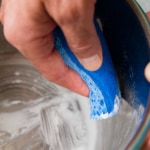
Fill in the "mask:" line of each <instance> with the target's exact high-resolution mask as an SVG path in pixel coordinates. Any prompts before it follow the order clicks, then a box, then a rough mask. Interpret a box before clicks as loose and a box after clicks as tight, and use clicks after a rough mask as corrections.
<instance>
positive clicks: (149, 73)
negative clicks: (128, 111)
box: [142, 63, 150, 150]
mask: <svg viewBox="0 0 150 150" xmlns="http://www.w3.org/2000/svg"><path fill="white" fill-rule="evenodd" d="M145 77H146V79H147V80H148V81H149V82H150V63H148V64H147V66H146V68H145ZM142 150H150V130H149V132H148V134H147V136H146V138H145V142H144V144H143V146H142Z"/></svg>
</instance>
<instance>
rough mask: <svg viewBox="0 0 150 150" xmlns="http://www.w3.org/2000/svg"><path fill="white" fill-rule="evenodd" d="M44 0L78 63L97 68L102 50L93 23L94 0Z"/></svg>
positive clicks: (99, 64)
mask: <svg viewBox="0 0 150 150" xmlns="http://www.w3.org/2000/svg"><path fill="white" fill-rule="evenodd" d="M44 2H45V7H46V9H47V12H48V13H49V14H50V15H51V16H52V18H53V19H54V20H55V21H56V22H57V24H58V25H59V26H60V28H61V29H62V31H63V33H64V35H65V37H66V40H67V42H68V45H69V47H70V49H71V50H72V51H73V53H74V54H75V55H76V57H77V58H78V60H79V61H80V63H81V64H82V65H83V66H84V67H85V68H87V69H89V70H96V69H98V68H99V67H100V66H101V63H102V50H101V45H100V41H99V39H98V36H97V33H96V30H95V27H94V23H93V16H94V7H95V0H80V1H78V0H72V1H67V2H66V0H61V1H60V0H56V1H55V2H53V1H52V0H45V1H44ZM52 2H53V3H52ZM52 4H53V5H52ZM51 6H52V7H51ZM53 6H55V7H53ZM55 8H57V9H55Z"/></svg>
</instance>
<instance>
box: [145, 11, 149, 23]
mask: <svg viewBox="0 0 150 150" xmlns="http://www.w3.org/2000/svg"><path fill="white" fill-rule="evenodd" d="M146 15H147V18H148V20H149V21H150V11H149V12H147V13H146Z"/></svg>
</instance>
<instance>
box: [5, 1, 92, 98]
mask: <svg viewBox="0 0 150 150" xmlns="http://www.w3.org/2000/svg"><path fill="white" fill-rule="evenodd" d="M5 2H6V1H5ZM7 2H8V1H7ZM5 4H6V5H5V7H4V10H5V13H4V14H3V19H2V23H3V26H4V34H5V37H6V39H7V40H8V41H9V42H10V43H11V44H12V45H13V46H15V47H16V48H17V49H18V50H19V51H20V52H21V53H22V54H23V55H24V56H25V57H26V58H28V59H29V60H30V62H32V64H33V65H34V66H35V67H36V68H37V69H38V70H39V71H40V72H41V74H43V75H44V76H45V77H46V78H47V79H49V80H50V81H52V82H54V83H56V84H59V85H61V86H64V87H66V88H68V89H71V90H72V91H75V92H77V93H79V94H81V95H84V96H88V92H89V90H88V88H87V86H86V84H85V83H84V82H83V81H82V79H81V78H80V76H79V75H78V74H77V73H76V72H74V71H73V70H72V69H70V68H68V67H67V66H66V65H65V64H64V62H63V60H62V58H61V56H60V55H59V53H58V52H57V51H56V50H55V49H54V42H53V36H52V31H53V30H54V28H55V27H56V23H55V21H54V20H53V19H52V18H51V17H50V16H49V15H48V14H47V13H46V11H45V10H44V7H43V4H41V1H39V0H32V1H30V0H22V1H17V2H16V0H9V2H8V3H5ZM12 12H13V13H12Z"/></svg>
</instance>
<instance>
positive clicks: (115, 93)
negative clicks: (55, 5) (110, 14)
mask: <svg viewBox="0 0 150 150" xmlns="http://www.w3.org/2000/svg"><path fill="white" fill-rule="evenodd" d="M94 23H95V28H96V31H97V34H98V36H99V39H100V41H101V44H102V49H103V51H102V53H103V62H102V65H101V67H100V68H99V69H98V70H96V71H89V70H87V69H85V68H84V67H83V66H82V65H81V64H80V62H79V61H78V60H77V58H76V57H75V55H74V54H73V53H72V51H71V50H70V49H69V46H68V44H67V42H66V40H65V37H64V35H63V33H62V31H61V30H60V28H59V27H57V28H56V29H55V30H54V34H53V35H54V41H55V48H56V49H57V50H58V51H59V53H60V54H61V56H62V58H63V60H64V62H65V63H66V64H67V65H68V66H69V67H71V68H72V69H74V70H75V71H76V72H77V73H78V74H79V75H80V76H81V78H82V79H83V80H84V81H85V83H86V84H87V85H88V87H89V90H90V94H89V99H90V116H91V118H93V119H106V118H108V117H111V116H113V115H114V114H116V113H117V112H118V110H119V106H120V91H119V87H118V82H117V78H116V73H115V71H114V68H113V64H112V61H111V57H110V54H109V50H108V47H107V45H106V43H105V39H104V37H103V34H102V32H101V30H100V28H99V25H98V23H97V22H96V21H94Z"/></svg>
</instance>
